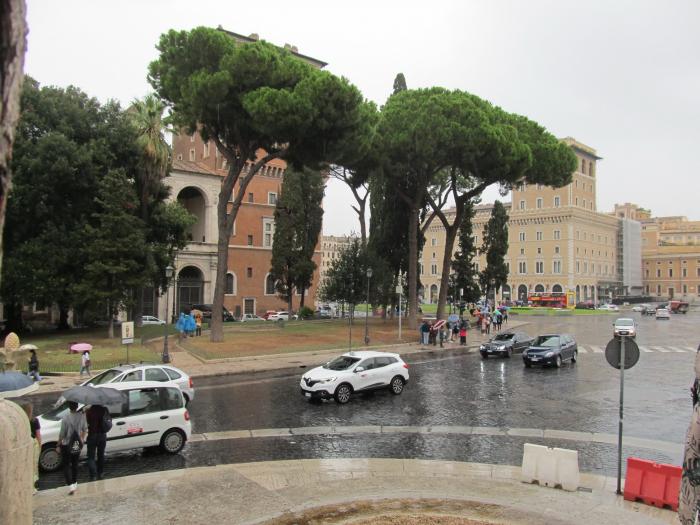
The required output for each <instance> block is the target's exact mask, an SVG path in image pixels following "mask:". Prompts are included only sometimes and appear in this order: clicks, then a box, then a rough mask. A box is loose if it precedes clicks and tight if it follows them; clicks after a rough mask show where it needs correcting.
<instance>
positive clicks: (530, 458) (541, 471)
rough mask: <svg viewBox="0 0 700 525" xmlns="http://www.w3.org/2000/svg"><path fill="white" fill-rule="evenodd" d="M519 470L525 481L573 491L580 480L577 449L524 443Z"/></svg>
mask: <svg viewBox="0 0 700 525" xmlns="http://www.w3.org/2000/svg"><path fill="white" fill-rule="evenodd" d="M521 472H522V474H521V480H522V481H523V482H525V483H535V482H536V483H539V484H540V485H543V486H545V487H561V488H562V489H564V490H568V491H572V492H573V491H575V490H576V489H578V485H579V482H580V480H581V476H580V473H579V469H578V451H577V450H568V449H565V448H552V447H545V446H542V445H533V444H532V443H525V446H524V449H523V464H522V469H521Z"/></svg>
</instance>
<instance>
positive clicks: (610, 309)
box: [598, 304, 620, 312]
mask: <svg viewBox="0 0 700 525" xmlns="http://www.w3.org/2000/svg"><path fill="white" fill-rule="evenodd" d="M598 310H604V311H607V312H619V311H620V307H619V306H617V305H616V304H601V305H600V306H599V307H598Z"/></svg>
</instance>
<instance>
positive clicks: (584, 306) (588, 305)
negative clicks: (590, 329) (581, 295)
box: [576, 301, 595, 310]
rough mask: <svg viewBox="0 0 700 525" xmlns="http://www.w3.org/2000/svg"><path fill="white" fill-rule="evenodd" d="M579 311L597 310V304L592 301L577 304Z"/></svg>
mask: <svg viewBox="0 0 700 525" xmlns="http://www.w3.org/2000/svg"><path fill="white" fill-rule="evenodd" d="M576 309H577V310H595V304H593V302H592V301H583V302H580V303H576Z"/></svg>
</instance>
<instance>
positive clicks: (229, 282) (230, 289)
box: [226, 273, 236, 295]
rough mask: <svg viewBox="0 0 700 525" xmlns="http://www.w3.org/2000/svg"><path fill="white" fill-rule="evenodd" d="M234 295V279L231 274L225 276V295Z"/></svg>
mask: <svg viewBox="0 0 700 525" xmlns="http://www.w3.org/2000/svg"><path fill="white" fill-rule="evenodd" d="M235 294H236V277H235V276H234V275H233V274H232V273H227V274H226V295H235Z"/></svg>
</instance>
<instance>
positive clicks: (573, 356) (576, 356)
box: [571, 350, 578, 363]
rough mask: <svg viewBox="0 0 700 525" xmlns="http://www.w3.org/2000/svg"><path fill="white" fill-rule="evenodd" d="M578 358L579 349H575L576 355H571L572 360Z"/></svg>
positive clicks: (574, 360)
mask: <svg viewBox="0 0 700 525" xmlns="http://www.w3.org/2000/svg"><path fill="white" fill-rule="evenodd" d="M577 359H578V350H574V355H572V356H571V362H572V363H575V362H576V360H577Z"/></svg>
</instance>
